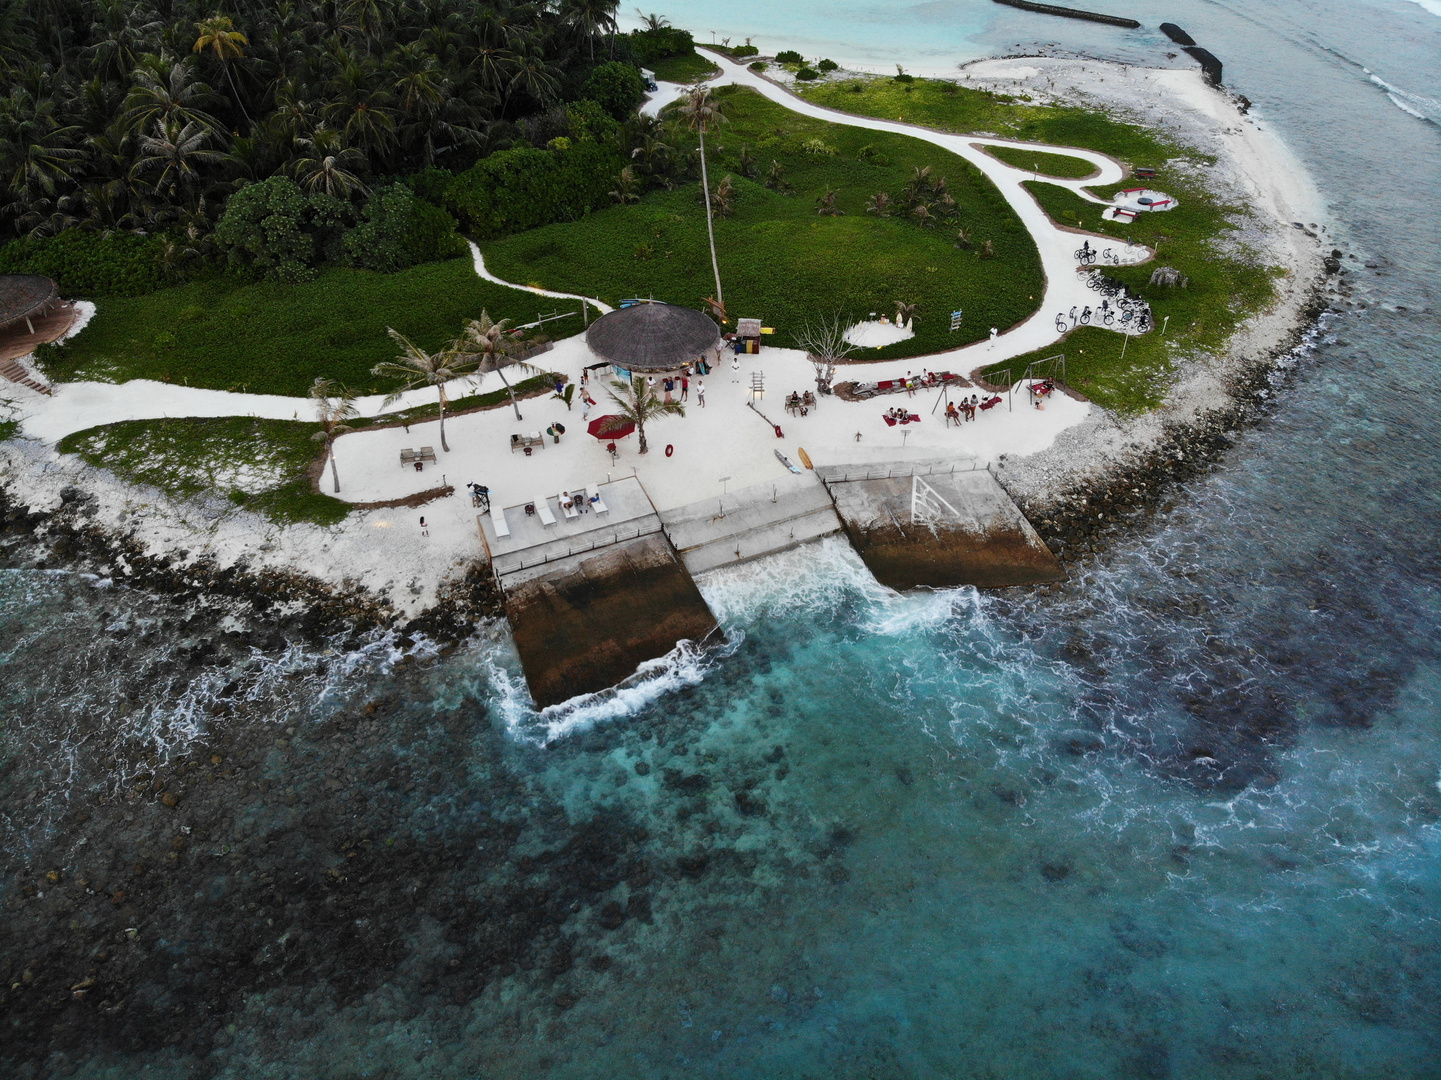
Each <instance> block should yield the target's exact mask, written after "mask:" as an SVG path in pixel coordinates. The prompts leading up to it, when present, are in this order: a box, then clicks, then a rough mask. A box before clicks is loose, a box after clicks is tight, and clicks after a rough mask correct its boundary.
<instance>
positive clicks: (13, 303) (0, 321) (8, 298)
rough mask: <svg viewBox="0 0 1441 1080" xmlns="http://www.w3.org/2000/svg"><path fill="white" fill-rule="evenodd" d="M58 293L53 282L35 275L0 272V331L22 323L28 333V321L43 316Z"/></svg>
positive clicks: (31, 329) (33, 330)
mask: <svg viewBox="0 0 1441 1080" xmlns="http://www.w3.org/2000/svg"><path fill="white" fill-rule="evenodd" d="M57 298H58V294H57V293H56V291H55V282H53V281H51V280H50V279H49V278H48V277H41V276H40V275H39V274H0V330H5V329H8V328H9V327H11V326H13V325H15V324H16V323H18V322H22V321H23V322H24V323H25V325H26V328H27V329H29V330H30V332H31V333H34V332H35V328H34V326H33V325H31V323H30V320H31V319H34V318H38V317H39V316H41V315H44V314H45V312H46V310H47V309H48V308H49V307H50V305H51V304H53V303H55V301H56V299H57Z"/></svg>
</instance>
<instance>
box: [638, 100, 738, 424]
mask: <svg viewBox="0 0 1441 1080" xmlns="http://www.w3.org/2000/svg"><path fill="white" fill-rule="evenodd" d="M680 114H681V116H682V117H683V118H684V119H685V123H686V126H687V127H689V128H690V129H691V130H692V131H694V132H698V133H699V135H700V183H701V190H702V191H704V192H709V191H710V180H709V179H708V178H707V176H706V167H705V133H706V128H708V127H716V126H719V125H720V124H724V123H725V122H726V117H725V112H724V110H723V106H722V104H721V103H720V102H719V101H717V100H716V99H715V97H714V96H713V95H712V94H711V88H710V87H709V86H697V87H696V88H695V89H694V90H692V91H691V92H690V96H689V97H687V98H686V100H685V102H684V103H683V104H682V105H681V107H680ZM705 203H706V206H705V228H706V233H707V234H708V235H709V237H710V265H711V269H712V270H714V271H715V298H716V301H717V303H719V304H721V305H722V306H724V304H725V294H724V293H722V292H721V279H720V262H719V260H717V259H716V253H715V225H714V224H713V223H712V222H711V206H710V200H709V199H706V201H705ZM643 441H644V440H642V442H643Z"/></svg>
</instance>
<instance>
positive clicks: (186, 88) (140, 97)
mask: <svg viewBox="0 0 1441 1080" xmlns="http://www.w3.org/2000/svg"><path fill="white" fill-rule="evenodd" d="M152 59H153V58H152ZM134 79H135V85H134V86H133V87H132V88H131V90H130V93H129V94H127V95H126V97H125V112H124V113H123V114H122V116H121V120H122V122H123V123H124V124H125V126H126V127H127V128H129V129H130V130H131V131H141V130H144V129H145V128H147V127H150V126H151V124H152V122H153V121H156V120H159V121H164V122H167V123H168V122H169V121H171V120H179V121H180V122H181V123H183V124H188V123H189V122H190V121H192V120H198V121H199V122H200V123H202V124H204V125H205V126H206V127H208V128H210V129H211V130H213V131H222V130H224V125H223V124H221V123H220V121H219V120H217V119H216V118H215V117H214V116H212V115H211V114H210V113H209V112H207V111H206V110H205V109H204V107H203V106H205V105H206V104H208V103H209V101H210V100H211V97H212V95H213V94H214V91H213V90H211V89H210V87H208V86H207V85H205V83H203V82H194V81H192V80H191V78H190V69H189V68H188V67H187V66H186V65H185V64H182V63H178V62H177V63H174V64H171V65H170V66H169V67H168V68H166V67H164V66H163V65H162V64H159V63H156V64H145V65H142V66H141V67H138V68H136V69H135V74H134Z"/></svg>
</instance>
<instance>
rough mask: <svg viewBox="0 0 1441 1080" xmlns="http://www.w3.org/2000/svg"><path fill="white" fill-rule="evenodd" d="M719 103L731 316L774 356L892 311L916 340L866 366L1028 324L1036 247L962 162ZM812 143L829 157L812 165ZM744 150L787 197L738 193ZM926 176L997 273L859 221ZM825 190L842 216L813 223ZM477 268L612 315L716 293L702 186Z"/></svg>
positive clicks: (748, 187) (715, 145)
mask: <svg viewBox="0 0 1441 1080" xmlns="http://www.w3.org/2000/svg"><path fill="white" fill-rule="evenodd" d="M718 96H719V97H721V98H723V99H724V100H726V101H727V102H728V107H729V111H730V117H731V121H730V123H729V124H727V125H725V127H723V128H722V129H721V130H720V132H719V133H718V135H717V136H716V137H715V138H714V139H711V140H708V141H707V151H708V156H709V158H710V174H711V183H712V186H714V185H716V184H718V183H719V182H720V180H721V178H722V177H724V176H725V175H727V174H730V175H731V176H732V177H733V182H734V184H735V188H736V199H735V213H734V215H733V216H731V217H727V218H718V219H717V220H716V224H715V229H716V245H717V248H718V249H719V253H720V267H721V280H722V284H723V285H724V286H725V296H726V306H727V309H728V310H729V312H730V314H731V315H732V316H733V317H760V318H761V319H763V320H764V322H765V324H766V325H767V326H774V327H776V330H777V333H776V336H775V338H773V339H772V341H773V342H774V344H776V345H782V346H789V345H792V344H794V342H793V339H792V337H791V335H792V334H793V333H795V332H796V331H798V330H800V328H801V327H802V326H803V325H804V323H805V322H806V320H807V318H814V317H815V316H817V315H820V316H825V315H830V314H833V313H840V314H843V315H849V316H852V317H856V318H865V317H866V315H867V314H868V313H870V312H872V311H874V312H877V313H884V314H890V315H894V314H895V302H896V301H897V300H903V301H906V302H908V303H917V304H919V309H918V312H919V316H920V317H919V320H918V322H917V324H916V336H915V338H913V339H911V340H910V341H907V342H903V343H901V344H899V345H893V346H889V347H887V348H886V349H882V350H872V351H868V352H867V353H865V354H864V357H865V358H871V359H883V358H890V357H903V356H914V355H917V354H920V353H928V352H934V351H936V350H939V349H945V348H950V347H954V346H957V345H961V344H964V343H966V342H969V341H976V340H979V339H980V338H981V337H984V336H985V334H986V332H987V331H988V329H989V327H991V326H1010V325H1012V324H1013V323H1015V322H1017V321H1019V320H1021V319H1023V318H1025V317H1026V316H1027V315H1028V314H1030V313H1031V312H1032V311H1034V310H1035V307H1036V304H1037V303H1038V301H1039V297H1040V295H1041V291H1042V286H1043V278H1042V274H1041V268H1040V259H1039V257H1038V255H1037V253H1036V248H1035V244H1034V243H1033V242H1032V240H1031V238H1030V235H1029V234H1028V233H1027V232H1026V230H1025V228H1024V226H1022V225H1021V223H1020V220H1019V219H1018V218H1016V216H1015V215H1014V214H1013V213H1012V212H1011V209H1010V207H1009V206H1007V205H1006V203H1005V201H1004V200H1003V199H1002V197H1001V195H1000V192H998V191H997V190H996V189H995V187H994V186H992V185H991V183H990V182H989V181H988V180H986V179H985V178H984V177H982V176H981V175H980V174H979V172H978V171H977V170H976V169H974V168H973V167H972V166H971V165H970V164H968V163H967V162H966V161H964V160H963V159H961V158H959V157H956V156H955V155H953V154H949V153H946V152H945V151H942V150H940V149H938V148H936V147H934V146H931V145H930V144H928V143H924V142H921V141H920V140H918V139H913V138H909V137H907V136H900V135H887V134H884V133H881V132H872V131H865V130H862V129H859V128H850V127H844V126H841V125H837V124H830V123H826V122H824V121H817V120H810V119H807V118H805V117H802V116H797V115H796V114H795V113H793V112H791V111H789V110H787V109H785V108H783V107H781V106H780V105H777V104H775V103H773V102H771V101H768V100H767V99H765V98H763V97H761V96H760V95H759V94H757V93H755V92H754V91H752V90H750V89H747V88H739V87H729V88H722V89H720V90H719V91H718ZM810 140H820V142H821V143H822V144H824V148H825V151H833V152H820V153H815V152H809V151H807V149H805V146H804V144H806V143H807V142H808V141H810ZM742 146H747V147H749V148H750V151H751V153H752V154H753V155H754V157H755V160H756V165H757V166H758V170H759V175H761V176H764V175H765V173H766V172H767V171H768V170H769V168H770V164H771V162H772V160H775V161H778V162H780V164H781V166H782V167H783V168H784V169H785V171H786V176H787V179H788V180H789V181H790V182H791V183H792V184H793V185H794V187H795V189H796V192H795V194H793V195H781V194H779V193H778V192H775V191H772V190H770V189H768V188H766V187H764V186H763V185H762V184H761V183H760V182H758V181H751V180H746V179H743V178H742V176H741V168H740V152H741V148H742ZM812 146H813V148H814V144H812ZM866 147H869V148H870V150H869V152H868V153H867V154H865V155H863V154H862V150H863V148H866ZM878 155H879V160H880V162H881V163H877V162H878ZM863 156H864V157H865V158H866V160H861V158H862V157H863ZM886 159H888V160H886ZM925 165H930V166H933V167H934V172H935V173H936V174H941V175H944V176H945V177H946V178H947V181H948V186H949V189H950V192H951V194H952V196H953V197H954V198H955V199H956V201H957V203H958V204H959V207H960V212H961V216H960V219H959V221H958V222H957V223H956V225H961V226H964V227H965V228H966V229H968V230H969V231H970V232H971V234H972V235H973V236H974V237H975V239H976V242H977V243H978V244H979V242H980V241H981V240H985V239H989V240H991V241H992V243H993V244H994V247H995V250H996V258H994V259H990V260H983V259H980V258H978V257H977V255H976V253H975V252H973V251H965V250H961V249H959V248H957V247H955V245H954V243H953V241H954V239H955V230H956V225H949V226H946V225H942V226H939V227H936V228H921V227H920V226H919V225H917V224H915V223H914V222H912V221H910V220H908V219H903V218H897V217H891V218H885V219H882V218H877V217H874V216H871V215H868V214H867V213H866V212H865V206H866V200H867V199H868V198H869V197H870V196H871V195H873V194H875V193H876V192H879V191H889V192H890V193H891V195H892V198H894V199H899V197H900V193H901V189H902V187H903V186H904V184H905V182H906V180H907V179H909V178H910V176H911V172H912V169H913V168H914V167H917V166H925ZM828 189H833V190H835V191H836V192H837V193H838V205H839V206H840V207H841V209H843V210H844V212H845V213H844V216H841V217H829V216H825V217H823V216H820V215H818V214H817V213H816V200H817V198H818V197H819V196H820V195H822V194H823V193H824V192H825V191H827V190H828ZM485 256H486V263H487V265H488V266H489V267H490V268H491V269H492V270H493V271H494V272H495V273H496V274H498V275H500V276H501V277H505V278H509V279H510V280H512V281H524V282H534V283H539V284H542V285H544V286H545V287H546V288H548V289H557V290H560V291H564V292H584V293H587V294H588V295H592V296H599V297H600V298H601V299H603V300H606V301H607V302H611V303H614V302H616V301H618V300H619V299H621V298H622V297H627V296H650V297H654V298H655V299H658V300H668V301H671V302H673V303H680V304H689V305H692V306H700V304H701V303H702V301H703V300H704V298H705V297H707V296H709V295H710V294H712V293H713V292H714V291H715V284H714V279H713V277H712V274H711V266H710V256H709V250H708V247H707V243H706V225H705V213H704V210H703V207H702V205H701V201H700V185H699V184H695V183H692V184H688V185H686V186H684V187H680V188H677V189H675V190H673V191H654V192H652V193H650V194H649V195H647V196H645V197H644V198H643V199H642V200H641V201H640V202H639V203H636V204H634V205H630V206H614V207H611V208H610V209H607V210H603V211H600V212H598V213H594V214H591V215H590V216H589V217H586V218H584V219H583V220H581V221H578V222H574V223H570V224H563V225H550V226H546V227H544V228H540V229H534V230H532V231H530V232H527V233H522V234H520V235H517V236H511V237H506V238H504V239H501V240H497V241H494V242H492V243H489V244H487V245H485ZM956 308H962V309H964V310H965V312H966V317H965V324H964V329H963V330H961V331H959V332H957V333H954V334H952V333H950V332H949V325H950V323H949V316H950V313H951V311H952V310H954V309H956Z"/></svg>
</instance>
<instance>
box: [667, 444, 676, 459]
mask: <svg viewBox="0 0 1441 1080" xmlns="http://www.w3.org/2000/svg"><path fill="white" fill-rule="evenodd" d="M674 453H675V447H674V446H672V445H671V444H670V443H666V444H665V456H666V457H670V456H671V455H672V454H674Z"/></svg>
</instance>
